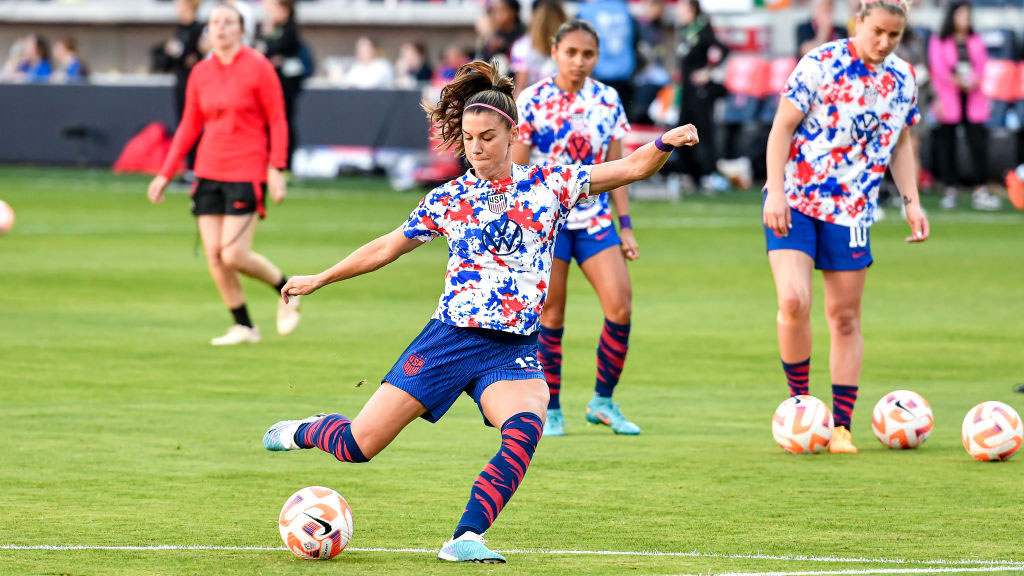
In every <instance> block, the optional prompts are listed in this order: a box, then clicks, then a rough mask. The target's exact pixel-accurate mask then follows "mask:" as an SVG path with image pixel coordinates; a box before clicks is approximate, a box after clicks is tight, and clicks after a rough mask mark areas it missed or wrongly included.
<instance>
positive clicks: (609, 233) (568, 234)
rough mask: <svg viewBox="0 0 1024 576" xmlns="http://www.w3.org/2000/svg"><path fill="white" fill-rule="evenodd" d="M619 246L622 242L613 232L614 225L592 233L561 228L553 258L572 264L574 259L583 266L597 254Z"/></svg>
mask: <svg viewBox="0 0 1024 576" xmlns="http://www.w3.org/2000/svg"><path fill="white" fill-rule="evenodd" d="M620 244H622V241H621V240H619V233H618V232H616V231H615V225H614V224H611V225H609V226H607V227H605V228H602V229H600V230H598V231H597V232H594V233H590V232H587V230H586V229H579V230H570V229H568V228H562V230H561V231H559V232H558V238H557V239H556V240H555V258H558V259H559V260H565V261H566V262H572V259H573V258H575V259H576V263H577V264H583V263H584V262H586V261H587V259H588V258H590V257H591V256H593V255H595V254H597V253H598V252H601V251H602V250H605V249H607V248H610V247H612V246H618V245H620Z"/></svg>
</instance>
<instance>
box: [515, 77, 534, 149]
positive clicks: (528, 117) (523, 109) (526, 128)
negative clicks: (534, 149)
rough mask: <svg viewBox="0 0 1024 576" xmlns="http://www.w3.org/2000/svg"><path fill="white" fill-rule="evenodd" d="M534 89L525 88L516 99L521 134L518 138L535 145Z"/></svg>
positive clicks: (522, 141)
mask: <svg viewBox="0 0 1024 576" xmlns="http://www.w3.org/2000/svg"><path fill="white" fill-rule="evenodd" d="M532 93H533V91H532V90H531V91H529V92H528V91H526V90H523V92H522V93H521V94H519V98H518V100H516V108H517V109H518V110H517V111H518V113H519V136H518V139H517V140H516V141H517V142H521V143H523V144H526V145H528V146H533V132H534V125H533V122H534V119H535V118H536V116H535V115H534V113H533V106H532V101H533V99H532V98H531V94H532Z"/></svg>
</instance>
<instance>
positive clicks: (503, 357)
mask: <svg viewBox="0 0 1024 576" xmlns="http://www.w3.org/2000/svg"><path fill="white" fill-rule="evenodd" d="M533 378H539V379H541V380H543V379H544V371H543V370H542V369H541V365H540V361H539V360H538V359H537V335H536V333H534V334H533V335H530V336H521V335H518V334H510V333H507V332H499V331H497V330H486V329H482V328H461V327H458V326H451V325H449V324H445V323H444V322H441V321H440V320H436V319H435V320H431V321H430V322H428V323H427V325H426V327H425V328H423V331H422V332H420V335H419V336H417V337H416V339H415V340H413V341H412V344H409V347H408V348H406V349H405V352H402V356H401V357H399V359H398V362H396V363H395V365H394V366H393V367H392V368H391V371H390V372H388V374H387V376H385V377H384V379H383V380H382V381H381V382H387V383H388V384H391V385H392V386H395V387H396V388H399V389H401V390H405V391H406V392H408V393H409V394H411V395H412V397H413V398H415V399H417V400H419V402H420V404H423V406H425V407H426V409H427V411H426V413H424V414H423V418H424V419H425V420H427V421H428V422H437V421H438V420H440V419H441V417H442V416H444V414H445V412H447V411H448V409H449V408H451V407H452V404H454V403H455V400H457V399H458V397H459V395H461V394H462V393H463V392H465V393H466V394H469V395H470V396H471V397H472V398H473V400H474V401H475V402H476V404H477V407H480V396H481V395H483V393H484V390H486V389H487V387H488V386H490V385H491V384H494V383H495V382H498V381H501V380H529V379H533ZM481 413H483V409H482V408H481ZM484 421H485V422H486V421H487V418H486V417H484ZM488 424H490V423H488ZM498 424H501V422H498Z"/></svg>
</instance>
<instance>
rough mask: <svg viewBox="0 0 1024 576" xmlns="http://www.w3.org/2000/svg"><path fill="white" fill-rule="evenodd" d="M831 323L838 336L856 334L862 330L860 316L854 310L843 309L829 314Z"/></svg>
mask: <svg viewBox="0 0 1024 576" xmlns="http://www.w3.org/2000/svg"><path fill="white" fill-rule="evenodd" d="M828 320H829V325H830V326H831V328H832V332H834V333H835V334H836V335H838V336H854V335H856V334H857V333H858V332H860V318H859V317H858V315H857V313H856V312H855V311H853V310H841V311H837V312H833V313H831V314H829V315H828Z"/></svg>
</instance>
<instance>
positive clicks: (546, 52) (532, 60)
mask: <svg viewBox="0 0 1024 576" xmlns="http://www.w3.org/2000/svg"><path fill="white" fill-rule="evenodd" d="M566 20H568V18H567V17H566V15H565V10H563V9H562V4H561V3H560V2H558V0H537V2H535V3H534V4H533V12H531V13H530V28H529V30H528V32H529V33H528V34H525V35H524V36H522V37H521V38H519V39H518V40H516V41H515V43H513V44H512V52H511V59H512V72H513V74H514V77H515V94H514V96H519V93H520V92H522V91H523V88H526V87H527V86H531V85H533V84H536V83H537V82H540V81H541V80H543V79H544V78H547V77H549V76H553V75H555V73H557V72H558V66H557V65H556V64H555V60H554V59H553V58H552V57H551V40H552V39H553V38H554V37H555V33H556V32H558V28H559V27H561V26H562V24H564V23H565V21H566Z"/></svg>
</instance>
